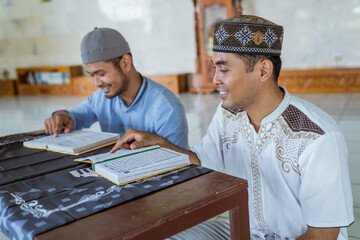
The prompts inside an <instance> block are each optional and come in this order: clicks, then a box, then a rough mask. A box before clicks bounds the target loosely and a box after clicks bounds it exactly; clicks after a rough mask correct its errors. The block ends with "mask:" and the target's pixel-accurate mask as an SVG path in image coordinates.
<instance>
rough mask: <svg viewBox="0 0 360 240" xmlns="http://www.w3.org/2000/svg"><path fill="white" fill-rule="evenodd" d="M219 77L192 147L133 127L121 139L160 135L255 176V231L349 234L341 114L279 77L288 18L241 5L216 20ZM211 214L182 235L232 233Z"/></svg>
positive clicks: (146, 141) (153, 140)
mask: <svg viewBox="0 0 360 240" xmlns="http://www.w3.org/2000/svg"><path fill="white" fill-rule="evenodd" d="M214 33H215V34H214V46H213V51H214V54H213V57H212V62H213V64H214V65H215V68H216V71H215V75H214V83H215V84H216V85H217V89H218V91H219V92H220V98H221V99H222V100H223V101H222V103H221V105H219V107H218V109H217V111H216V113H215V115H214V118H213V120H212V122H211V124H210V126H209V129H208V132H207V134H206V136H205V137H204V138H203V139H202V141H201V143H200V145H199V146H195V147H192V148H191V151H187V150H183V149H181V148H178V147H176V146H174V145H172V144H170V143H169V142H168V141H166V140H165V139H163V138H161V137H159V136H157V135H155V134H151V133H145V132H140V131H135V130H130V131H128V132H127V133H126V134H125V135H124V136H123V137H122V138H121V139H120V140H119V141H118V143H117V144H116V145H115V147H114V148H113V149H112V151H115V150H116V149H118V148H120V147H121V148H132V149H135V148H139V147H143V146H148V145H154V144H159V145H161V146H163V147H167V148H170V149H173V150H176V151H179V152H183V153H187V154H188V155H189V156H190V159H191V162H192V163H195V164H201V165H203V166H205V167H208V168H211V169H214V170H217V171H223V172H225V173H227V174H230V175H233V176H237V177H241V178H244V179H246V180H247V181H248V185H249V188H248V193H249V218H250V219H249V221H250V234H251V238H252V239H327V240H328V239H347V229H346V228H347V227H348V226H349V225H350V224H351V223H352V222H353V221H354V216H353V202H352V193H351V183H350V177H349V170H348V165H347V148H346V144H345V140H344V138H343V135H342V134H341V131H340V130H339V128H338V126H337V125H336V123H335V121H334V120H333V119H332V118H331V117H330V116H329V115H328V114H327V113H325V112H324V111H322V110H321V109H319V108H317V107H316V106H314V105H313V104H311V103H309V102H307V101H305V100H302V99H299V98H297V97H294V96H292V95H291V94H289V93H288V92H287V91H286V89H285V88H283V87H281V86H279V85H278V83H277V80H278V76H279V72H280V69H281V59H280V54H281V46H282V39H283V27H282V26H279V25H277V24H275V23H273V22H270V21H268V20H266V19H263V18H260V17H257V16H251V15H241V16H236V17H233V18H229V19H225V20H221V21H219V22H217V23H216V25H215V30H214ZM229 237H230V234H229V225H228V224H226V223H221V224H220V223H217V222H210V223H209V222H207V223H203V224H200V225H198V226H196V227H194V228H191V229H189V230H187V231H184V232H182V233H180V234H177V235H175V236H173V237H172V239H227V238H229Z"/></svg>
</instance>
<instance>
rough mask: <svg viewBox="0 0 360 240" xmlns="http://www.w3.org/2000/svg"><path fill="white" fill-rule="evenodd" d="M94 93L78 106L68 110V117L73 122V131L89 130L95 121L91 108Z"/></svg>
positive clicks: (94, 96) (92, 107) (94, 97)
mask: <svg viewBox="0 0 360 240" xmlns="http://www.w3.org/2000/svg"><path fill="white" fill-rule="evenodd" d="M95 93H96V92H95ZM95 93H94V94H93V95H91V96H89V97H88V98H87V99H86V100H85V101H83V102H82V103H80V104H79V105H77V106H75V107H74V108H72V109H70V110H69V115H70V117H71V118H72V119H73V120H74V122H75V124H74V129H77V130H79V129H82V128H89V127H90V126H91V125H92V124H93V123H94V122H96V121H97V118H96V115H95V113H94V111H93V109H94V108H95V106H93V102H94V101H95V99H96V95H95ZM95 102H96V101H95Z"/></svg>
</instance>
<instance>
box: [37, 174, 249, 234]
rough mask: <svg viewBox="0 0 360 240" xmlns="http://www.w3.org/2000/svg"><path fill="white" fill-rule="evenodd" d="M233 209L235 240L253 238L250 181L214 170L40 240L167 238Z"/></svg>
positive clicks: (66, 226)
mask: <svg viewBox="0 0 360 240" xmlns="http://www.w3.org/2000/svg"><path fill="white" fill-rule="evenodd" d="M227 210H230V215H229V216H230V228H231V239H241V240H245V239H247V240H248V239H250V230H249V213H248V192H247V181H246V180H243V179H240V178H236V177H232V176H229V175H226V174H223V173H219V172H216V171H213V172H210V173H207V174H204V175H202V176H199V177H196V178H194V179H191V180H188V181H186V182H183V183H180V184H177V185H174V186H172V187H169V188H166V189H164V190H161V191H158V192H155V193H152V194H149V195H147V196H144V197H141V198H138V199H135V200H133V201H130V202H127V203H124V204H121V205H119V206H116V207H113V208H110V209H107V210H105V211H102V212H100V213H97V214H94V215H91V216H89V217H86V218H83V219H80V220H78V221H76V222H73V223H71V224H68V225H64V226H62V227H59V228H56V229H53V230H51V231H49V232H45V233H42V234H40V235H38V236H36V237H35V239H38V240H40V239H52V240H55V239H61V240H63V239H92V240H97V239H142V240H143V239H164V238H166V237H170V236H172V235H174V234H176V233H178V232H181V231H183V230H185V229H187V228H190V227H191V226H194V225H196V224H199V223H201V222H203V221H205V220H207V219H209V218H212V217H214V216H216V215H218V214H221V213H223V212H225V211H227Z"/></svg>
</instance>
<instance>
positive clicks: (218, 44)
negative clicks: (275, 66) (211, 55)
mask: <svg viewBox="0 0 360 240" xmlns="http://www.w3.org/2000/svg"><path fill="white" fill-rule="evenodd" d="M283 34H284V29H283V27H282V26H280V25H277V24H275V23H273V22H270V21H268V20H266V19H264V18H261V17H257V16H252V15H239V16H235V17H232V18H227V19H224V20H220V21H218V22H217V23H216V25H215V30H214V45H213V51H214V52H230V53H245V54H256V55H272V56H280V54H281V45H282V40H283Z"/></svg>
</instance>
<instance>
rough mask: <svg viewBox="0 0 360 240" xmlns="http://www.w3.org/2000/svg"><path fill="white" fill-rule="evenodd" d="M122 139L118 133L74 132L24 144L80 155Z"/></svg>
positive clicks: (30, 146)
mask: <svg viewBox="0 0 360 240" xmlns="http://www.w3.org/2000/svg"><path fill="white" fill-rule="evenodd" d="M119 138H120V135H119V134H117V133H108V132H92V131H77V130H73V131H71V132H70V133H66V134H65V133H62V134H59V136H58V137H54V136H53V135H49V136H46V137H41V138H36V139H33V140H30V141H26V142H24V143H23V146H24V147H29V148H38V149H46V150H49V151H54V152H60V153H66V154H72V155H79V154H81V153H85V152H89V151H92V150H95V149H98V148H101V147H104V146H107V145H110V144H113V143H115V142H116V141H117V140H118V139H119Z"/></svg>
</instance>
